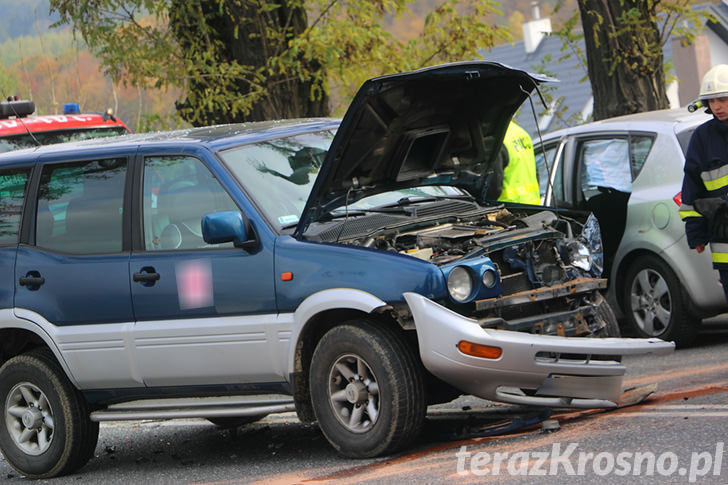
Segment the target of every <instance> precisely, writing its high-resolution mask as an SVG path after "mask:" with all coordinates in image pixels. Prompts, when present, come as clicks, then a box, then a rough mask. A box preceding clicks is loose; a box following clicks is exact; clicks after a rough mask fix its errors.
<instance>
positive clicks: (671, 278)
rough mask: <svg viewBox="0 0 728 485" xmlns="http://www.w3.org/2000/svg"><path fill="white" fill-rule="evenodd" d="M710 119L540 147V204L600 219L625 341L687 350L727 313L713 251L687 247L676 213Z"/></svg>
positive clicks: (611, 122) (651, 120)
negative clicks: (695, 140)
mask: <svg viewBox="0 0 728 485" xmlns="http://www.w3.org/2000/svg"><path fill="white" fill-rule="evenodd" d="M708 119H709V115H707V114H705V113H703V112H696V113H690V112H688V110H687V109H685V108H676V109H671V110H661V111H653V112H647V113H639V114H634V115H628V116H622V117H617V118H611V119H608V120H602V121H598V122H593V123H587V124H583V125H581V126H576V127H573V128H567V129H563V130H559V131H555V132H553V133H549V134H547V135H545V136H543V137H542V139H541V140H540V141H539V140H538V139H535V140H534V146H535V149H536V163H537V166H538V171H539V183H540V185H541V194H542V201H543V204H544V205H547V206H556V207H558V208H559V209H561V210H562V212H564V213H565V214H571V215H573V216H575V217H577V218H583V217H585V214H586V213H587V212H593V213H594V214H595V215H596V217H597V219H598V220H599V223H600V226H601V230H602V239H603V244H604V273H603V275H604V276H608V278H609V286H608V290H607V299H608V300H609V301H610V302H611V303H612V306H613V308H614V309H615V311H616V312H617V313H618V316H620V317H622V324H623V330H625V331H626V333H632V334H636V335H637V336H642V337H660V338H662V339H665V340H673V341H675V342H676V344H677V345H679V346H685V345H688V344H690V343H691V342H693V340H694V339H695V337H696V335H697V332H698V328H699V324H700V321H701V319H702V318H705V317H708V316H713V315H716V314H718V313H723V312H726V311H728V305H727V304H726V299H725V296H724V294H723V289H722V287H721V283H720V281H719V277H718V272H717V271H715V270H713V269H712V263H711V258H710V251H705V252H704V253H702V254H698V253H697V251H695V250H691V249H690V248H689V247H688V244H687V242H686V238H685V228H684V223H683V222H682V221H681V220H680V217H679V215H678V206H679V205H680V190H681V188H682V178H683V165H684V162H685V151H686V150H687V146H688V142H689V141H690V136H691V135H692V133H693V131H694V130H695V128H696V127H697V126H698V125H700V124H701V123H703V122H705V121H706V120H708Z"/></svg>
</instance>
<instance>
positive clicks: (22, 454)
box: [0, 350, 99, 478]
mask: <svg viewBox="0 0 728 485" xmlns="http://www.w3.org/2000/svg"><path fill="white" fill-rule="evenodd" d="M0 405H1V406H2V422H0V448H1V449H2V453H3V456H4V457H5V459H6V460H7V461H8V463H9V464H10V465H11V466H12V467H13V468H15V469H16V470H17V471H18V472H19V473H22V474H23V475H25V476H27V477H30V478H48V477H54V476H58V475H64V474H67V473H71V472H73V471H75V470H77V469H78V468H80V467H82V466H83V465H85V464H86V462H88V460H89V459H90V458H91V457H92V456H93V453H94V450H95V449H96V443H97V440H98V436H99V424H98V423H95V422H92V421H91V420H90V419H89V411H88V405H87V403H86V401H85V399H84V398H83V396H82V395H81V393H80V392H79V391H78V390H77V389H75V388H74V387H73V385H72V384H71V382H70V381H69V380H68V378H67V377H66V375H65V374H64V373H63V370H62V369H61V368H60V366H59V365H58V363H57V362H56V360H55V358H54V357H53V355H52V354H51V352H50V351H48V350H40V351H33V352H30V353H27V354H23V355H19V356H17V357H13V358H12V359H9V360H8V361H7V362H6V363H5V364H4V365H3V366H2V367H0Z"/></svg>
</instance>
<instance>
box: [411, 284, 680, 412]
mask: <svg viewBox="0 0 728 485" xmlns="http://www.w3.org/2000/svg"><path fill="white" fill-rule="evenodd" d="M404 297H405V299H406V300H407V304H408V305H409V307H410V310H411V311H412V315H413V317H414V321H415V326H416V328H417V338H418V340H419V348H420V356H421V358H422V362H423V364H424V366H425V367H426V368H427V370H429V371H430V372H432V373H433V374H434V375H435V376H437V377H439V378H440V379H442V380H443V381H445V382H447V383H449V384H451V385H453V386H455V387H456V388H458V389H460V390H461V391H463V392H464V393H467V394H472V395H474V396H477V397H481V398H484V399H489V400H492V401H501V402H507V403H514V404H529V405H538V406H549V407H575V408H596V407H614V406H616V401H617V399H618V398H619V395H620V394H621V392H622V377H623V376H624V373H625V371H626V368H625V367H624V366H623V365H622V364H621V363H620V362H617V361H615V360H592V357H593V356H614V355H636V354H647V353H654V354H657V355H666V354H669V353H671V352H672V351H673V350H674V349H675V344H674V343H673V342H665V341H663V340H660V339H657V338H651V339H631V338H585V337H559V336H551V335H536V334H530V333H523V332H514V331H510V330H494V329H486V328H482V327H481V326H480V325H478V323H477V322H476V321H475V320H472V319H469V318H466V317H463V316H462V315H460V314H458V313H455V312H453V311H451V310H449V309H447V308H445V307H443V306H441V305H438V304H437V303H435V302H433V301H432V300H430V299H428V298H425V297H424V296H422V295H419V294H417V293H405V294H404ZM460 341H467V342H471V343H475V344H479V345H486V346H493V347H498V348H500V349H502V355H501V356H500V357H499V358H497V359H487V358H480V357H473V356H471V355H466V354H464V353H462V352H460V350H458V348H457V345H458V343H459V342H460ZM607 359H608V357H607Z"/></svg>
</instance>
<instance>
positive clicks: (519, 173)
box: [498, 121, 541, 205]
mask: <svg viewBox="0 0 728 485" xmlns="http://www.w3.org/2000/svg"><path fill="white" fill-rule="evenodd" d="M503 144H504V145H505V147H506V150H508V165H506V166H505V168H504V169H503V189H502V191H501V194H500V197H498V200H501V201H508V202H521V203H524V204H533V205H540V204H541V195H540V193H539V189H538V177H537V175H536V159H535V158H534V154H533V142H532V141H531V137H530V136H529V134H528V132H527V131H526V130H524V129H523V128H521V127H520V126H518V125H517V124H515V123H514V122H512V121H511V124H510V125H508V130H507V131H506V137H505V139H504V140H503Z"/></svg>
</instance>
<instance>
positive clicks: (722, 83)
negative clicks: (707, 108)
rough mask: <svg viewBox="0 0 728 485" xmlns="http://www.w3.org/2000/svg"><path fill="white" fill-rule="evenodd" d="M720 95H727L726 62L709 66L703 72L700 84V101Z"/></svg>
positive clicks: (727, 72)
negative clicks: (706, 70) (707, 69)
mask: <svg viewBox="0 0 728 485" xmlns="http://www.w3.org/2000/svg"><path fill="white" fill-rule="evenodd" d="M722 96H728V64H718V65H717V66H714V67H713V68H711V69H710V71H708V72H707V73H705V76H703V82H702V83H701V84H700V100H701V101H707V100H709V99H711V98H720V97H722ZM704 104H707V103H704Z"/></svg>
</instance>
